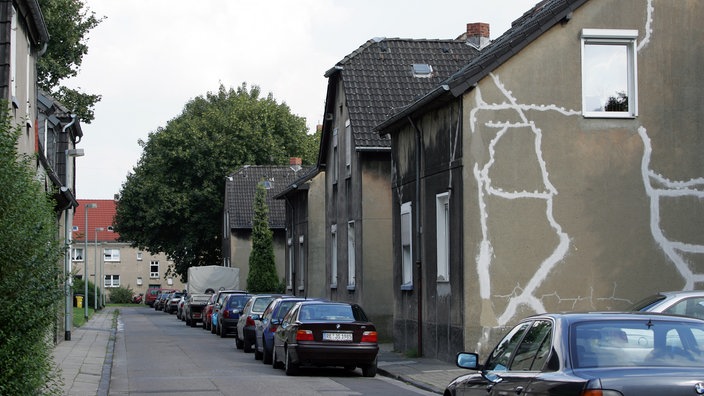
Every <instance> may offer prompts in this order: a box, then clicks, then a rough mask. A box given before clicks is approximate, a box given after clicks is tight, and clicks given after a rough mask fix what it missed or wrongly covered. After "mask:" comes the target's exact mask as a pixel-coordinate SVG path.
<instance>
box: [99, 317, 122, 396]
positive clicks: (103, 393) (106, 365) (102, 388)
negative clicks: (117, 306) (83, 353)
mask: <svg viewBox="0 0 704 396" xmlns="http://www.w3.org/2000/svg"><path fill="white" fill-rule="evenodd" d="M110 314H112V315H113V319H112V325H111V327H110V339H109V340H108V345H107V351H106V353H105V360H104V361H103V371H102V373H101V375H100V385H99V386H98V393H97V394H98V396H108V395H109V394H110V377H111V376H112V360H113V356H114V354H115V339H116V337H117V318H118V316H119V313H118V314H117V315H116V314H115V311H114V310H113V311H111V312H110Z"/></svg>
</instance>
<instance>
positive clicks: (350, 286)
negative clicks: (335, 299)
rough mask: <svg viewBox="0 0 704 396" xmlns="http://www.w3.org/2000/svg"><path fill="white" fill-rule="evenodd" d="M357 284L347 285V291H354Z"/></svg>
mask: <svg viewBox="0 0 704 396" xmlns="http://www.w3.org/2000/svg"><path fill="white" fill-rule="evenodd" d="M356 287H357V285H347V291H354V289H355V288H356Z"/></svg>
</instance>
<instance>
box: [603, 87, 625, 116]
mask: <svg viewBox="0 0 704 396" xmlns="http://www.w3.org/2000/svg"><path fill="white" fill-rule="evenodd" d="M604 110H605V111H628V95H626V93H625V92H619V93H617V95H616V96H609V99H608V100H607V102H606V106H605V107H604Z"/></svg>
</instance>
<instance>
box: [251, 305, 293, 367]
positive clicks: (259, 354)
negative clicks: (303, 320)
mask: <svg viewBox="0 0 704 396" xmlns="http://www.w3.org/2000/svg"><path fill="white" fill-rule="evenodd" d="M299 301H306V298H304V297H294V296H281V297H277V298H275V299H273V300H271V302H270V303H269V305H267V306H266V308H265V309H264V312H263V313H262V317H261V320H259V321H257V322H256V326H255V328H254V358H255V359H257V360H259V359H261V360H262V361H263V363H264V364H271V350H272V349H273V347H274V332H275V331H276V328H277V327H279V324H281V320H282V319H283V318H284V316H285V315H286V313H288V310H289V309H291V307H293V306H294V305H295V304H296V303H297V302H299Z"/></svg>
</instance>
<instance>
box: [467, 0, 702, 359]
mask: <svg viewBox="0 0 704 396" xmlns="http://www.w3.org/2000/svg"><path fill="white" fill-rule="evenodd" d="M702 18H704V3H702V2H698V1H696V0H683V1H677V2H671V1H667V0H597V1H589V2H587V3H586V4H585V5H584V6H582V7H581V8H579V9H577V10H576V11H575V12H574V14H573V17H572V19H571V20H570V21H569V22H567V23H565V24H558V25H556V26H555V27H553V28H552V29H551V30H549V31H548V32H546V33H544V34H543V35H542V36H541V37H540V38H539V39H538V40H536V41H534V42H533V43H532V44H530V45H529V46H528V47H527V48H525V49H523V50H522V51H521V52H520V53H519V54H517V55H514V57H513V58H511V59H510V60H509V61H507V62H506V63H504V64H503V65H502V66H501V67H499V68H498V69H496V70H494V71H493V72H492V73H491V74H490V75H489V76H488V77H486V78H484V79H482V80H481V81H480V82H479V83H478V85H477V86H476V88H475V89H472V90H470V91H468V92H467V93H466V94H465V95H464V143H463V145H464V146H463V152H464V158H465V160H464V168H463V179H464V181H465V194H464V196H465V198H464V211H463V213H464V217H463V223H464V227H465V228H464V229H465V233H464V243H463V245H464V247H465V249H466V257H465V269H466V271H465V273H464V282H465V285H466V287H465V296H464V297H465V348H466V349H468V350H477V351H482V352H486V351H487V349H488V348H490V347H491V346H493V344H494V342H495V341H496V338H497V337H498V335H499V334H500V333H502V332H503V331H504V328H505V327H506V326H510V325H512V324H513V323H514V322H515V321H517V320H519V319H521V318H522V317H524V316H526V315H529V314H533V313H538V312H544V311H572V310H618V309H625V308H627V307H628V306H629V305H630V304H631V303H633V302H635V301H636V300H638V299H640V298H642V297H645V296H646V295H647V294H651V293H654V292H656V291H659V290H670V289H672V290H680V289H692V288H701V287H704V283H703V282H704V276H703V275H704V259H703V256H704V230H703V229H702V228H701V224H704V203H703V202H704V200H703V199H702V198H704V192H703V190H704V158H703V157H702V156H701V152H702V150H703V149H704V140H703V139H702V136H701V133H700V131H699V129H701V125H702V124H703V121H704V119H703V116H702V115H701V112H700V111H699V110H700V109H701V108H702V105H703V104H704V102H703V101H704V99H702V97H701V95H698V94H697V92H701V91H702V89H704V80H702V79H701V78H699V77H698V76H697V74H698V73H697V71H698V70H699V68H700V65H701V64H702V61H704V58H703V57H704V55H703V52H702V51H698V50H696V46H694V47H693V43H697V42H699V41H701V38H702V37H704V27H703V26H702V25H701V23H698V21H701V20H702ZM583 28H591V29H635V30H637V31H638V40H637V64H638V78H637V86H638V96H637V100H638V109H639V110H638V115H637V116H636V117H633V118H621V119H616V118H612V119H606V118H586V117H584V116H583V115H582V113H581V77H580V76H581V52H580V34H581V31H582V29H583Z"/></svg>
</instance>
